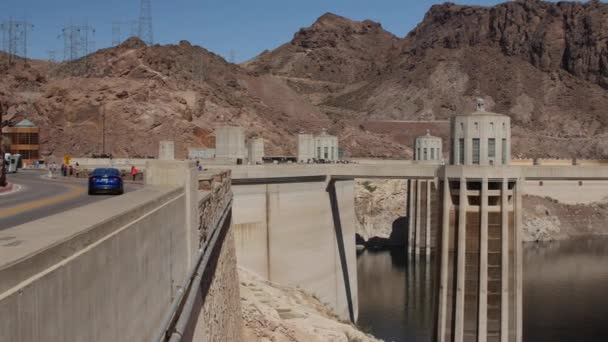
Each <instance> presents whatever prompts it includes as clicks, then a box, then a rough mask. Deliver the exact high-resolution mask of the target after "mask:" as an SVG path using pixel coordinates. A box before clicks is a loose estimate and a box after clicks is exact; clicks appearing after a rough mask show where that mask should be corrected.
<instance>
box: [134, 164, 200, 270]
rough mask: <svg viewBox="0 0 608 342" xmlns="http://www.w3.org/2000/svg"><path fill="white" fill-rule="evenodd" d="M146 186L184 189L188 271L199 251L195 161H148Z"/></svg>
mask: <svg viewBox="0 0 608 342" xmlns="http://www.w3.org/2000/svg"><path fill="white" fill-rule="evenodd" d="M145 184H146V185H172V186H182V187H184V193H185V195H186V208H185V214H186V226H185V227H184V229H186V231H187V233H188V235H187V236H188V246H190V248H189V250H188V261H189V262H188V269H190V268H191V265H192V263H194V261H195V260H194V259H195V258H196V253H197V250H198V244H199V240H198V171H197V170H196V164H195V162H193V161H169V160H148V161H146V172H145Z"/></svg>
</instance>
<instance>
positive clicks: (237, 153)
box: [215, 126, 247, 159]
mask: <svg viewBox="0 0 608 342" xmlns="http://www.w3.org/2000/svg"><path fill="white" fill-rule="evenodd" d="M215 154H216V156H217V157H218V158H240V159H245V157H247V151H246V149H245V132H244V130H243V127H233V126H224V127H218V128H216V130H215Z"/></svg>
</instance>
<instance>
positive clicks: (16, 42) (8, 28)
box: [0, 18, 34, 64]
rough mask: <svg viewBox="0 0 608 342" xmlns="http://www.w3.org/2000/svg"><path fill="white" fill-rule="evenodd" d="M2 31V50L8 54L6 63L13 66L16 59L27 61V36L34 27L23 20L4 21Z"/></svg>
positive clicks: (0, 25) (1, 26) (0, 26)
mask: <svg viewBox="0 0 608 342" xmlns="http://www.w3.org/2000/svg"><path fill="white" fill-rule="evenodd" d="M0 28H1V29H2V49H3V50H4V51H5V52H6V53H8V63H9V64H13V63H14V62H15V60H16V59H17V58H23V59H24V60H27V36H28V33H29V31H30V30H32V29H33V28H34V25H32V24H30V23H28V22H27V21H25V20H13V19H12V18H11V19H9V20H8V21H4V22H3V23H2V24H0Z"/></svg>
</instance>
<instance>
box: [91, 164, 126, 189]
mask: <svg viewBox="0 0 608 342" xmlns="http://www.w3.org/2000/svg"><path fill="white" fill-rule="evenodd" d="M123 192H124V189H123V184H122V177H121V175H120V171H118V170H117V169H112V168H100V169H95V170H93V173H91V175H90V176H89V195H94V194H99V193H106V194H116V195H122V193H123Z"/></svg>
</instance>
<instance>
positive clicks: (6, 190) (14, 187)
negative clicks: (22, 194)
mask: <svg viewBox="0 0 608 342" xmlns="http://www.w3.org/2000/svg"><path fill="white" fill-rule="evenodd" d="M21 188H22V186H21V185H19V184H13V183H9V184H8V185H7V186H5V187H3V188H0V196H8V195H11V194H14V193H16V192H19V191H20V190H21Z"/></svg>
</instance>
